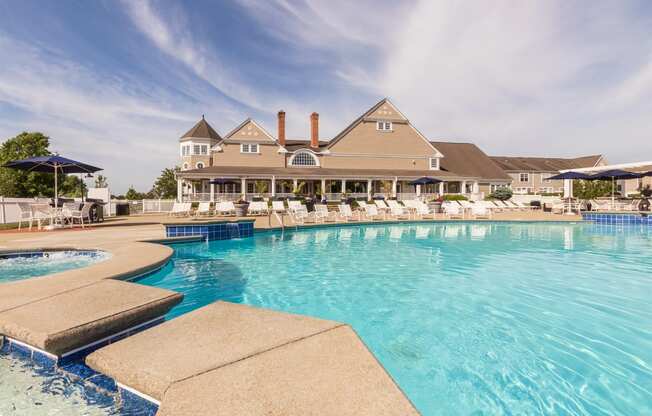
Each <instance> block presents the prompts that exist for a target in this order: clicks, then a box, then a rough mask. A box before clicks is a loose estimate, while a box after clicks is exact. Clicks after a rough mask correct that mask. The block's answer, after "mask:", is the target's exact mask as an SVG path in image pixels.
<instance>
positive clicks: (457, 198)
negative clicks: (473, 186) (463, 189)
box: [442, 194, 468, 201]
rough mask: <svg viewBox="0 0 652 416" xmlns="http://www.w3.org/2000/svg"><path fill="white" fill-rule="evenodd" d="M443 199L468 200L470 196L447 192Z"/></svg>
mask: <svg viewBox="0 0 652 416" xmlns="http://www.w3.org/2000/svg"><path fill="white" fill-rule="evenodd" d="M442 199H443V200H444V201H466V200H467V199H468V198H467V197H465V196H464V195H457V194H445V195H444V196H443V198H442Z"/></svg>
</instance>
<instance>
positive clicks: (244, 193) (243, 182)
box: [240, 178, 247, 199]
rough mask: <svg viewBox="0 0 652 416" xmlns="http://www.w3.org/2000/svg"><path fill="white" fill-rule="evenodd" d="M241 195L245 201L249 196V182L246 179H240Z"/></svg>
mask: <svg viewBox="0 0 652 416" xmlns="http://www.w3.org/2000/svg"><path fill="white" fill-rule="evenodd" d="M240 193H241V194H242V199H245V198H246V196H247V180H246V179H245V178H242V179H240Z"/></svg>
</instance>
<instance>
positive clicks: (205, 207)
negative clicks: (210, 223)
mask: <svg viewBox="0 0 652 416" xmlns="http://www.w3.org/2000/svg"><path fill="white" fill-rule="evenodd" d="M210 214H211V203H210V202H200V203H199V206H198V207H197V211H195V215H210Z"/></svg>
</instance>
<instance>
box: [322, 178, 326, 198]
mask: <svg viewBox="0 0 652 416" xmlns="http://www.w3.org/2000/svg"><path fill="white" fill-rule="evenodd" d="M321 197H322V199H323V198H326V179H322V180H321Z"/></svg>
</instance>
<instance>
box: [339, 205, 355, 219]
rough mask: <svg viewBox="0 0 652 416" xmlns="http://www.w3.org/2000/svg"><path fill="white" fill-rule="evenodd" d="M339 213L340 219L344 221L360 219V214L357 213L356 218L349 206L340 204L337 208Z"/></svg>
mask: <svg viewBox="0 0 652 416" xmlns="http://www.w3.org/2000/svg"><path fill="white" fill-rule="evenodd" d="M337 208H338V209H339V211H340V217H341V218H342V219H343V220H345V221H358V220H359V219H360V213H359V212H358V213H357V214H358V215H357V218H356V216H355V215H354V214H353V211H352V210H351V205H348V204H340V205H338V206H337Z"/></svg>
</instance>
